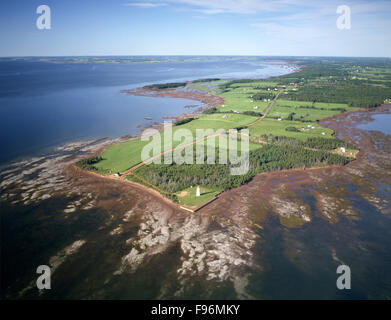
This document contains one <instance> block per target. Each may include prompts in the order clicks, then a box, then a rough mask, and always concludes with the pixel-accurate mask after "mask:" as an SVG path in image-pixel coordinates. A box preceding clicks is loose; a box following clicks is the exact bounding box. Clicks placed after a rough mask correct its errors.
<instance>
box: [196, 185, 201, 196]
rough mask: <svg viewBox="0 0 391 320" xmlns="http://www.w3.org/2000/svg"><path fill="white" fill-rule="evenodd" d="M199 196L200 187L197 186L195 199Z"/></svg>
mask: <svg viewBox="0 0 391 320" xmlns="http://www.w3.org/2000/svg"><path fill="white" fill-rule="evenodd" d="M200 195H201V190H200V186H197V190H196V197H199V196H200Z"/></svg>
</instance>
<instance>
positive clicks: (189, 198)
mask: <svg viewBox="0 0 391 320" xmlns="http://www.w3.org/2000/svg"><path fill="white" fill-rule="evenodd" d="M200 191H201V195H200V196H199V197H196V186H193V188H187V189H184V190H182V191H181V192H179V193H177V194H176V195H177V197H178V203H179V204H181V205H185V206H189V207H199V206H201V205H202V204H204V203H206V202H208V201H209V200H211V199H213V198H214V197H215V196H216V195H217V194H218V193H220V192H221V191H222V190H217V189H212V188H207V187H203V186H201V187H200Z"/></svg>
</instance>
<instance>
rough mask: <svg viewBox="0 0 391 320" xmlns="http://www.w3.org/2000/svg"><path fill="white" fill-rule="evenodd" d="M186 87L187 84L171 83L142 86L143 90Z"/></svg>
mask: <svg viewBox="0 0 391 320" xmlns="http://www.w3.org/2000/svg"><path fill="white" fill-rule="evenodd" d="M186 85H187V82H172V83H162V84H159V83H158V84H151V85H149V86H144V87H143V88H145V89H157V90H162V89H175V88H181V87H184V86H186Z"/></svg>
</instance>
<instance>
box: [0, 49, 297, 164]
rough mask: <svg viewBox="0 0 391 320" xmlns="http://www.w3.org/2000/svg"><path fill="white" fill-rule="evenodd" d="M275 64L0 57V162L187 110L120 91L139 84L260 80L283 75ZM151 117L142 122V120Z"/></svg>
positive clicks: (174, 102) (181, 103) (178, 102)
mask: <svg viewBox="0 0 391 320" xmlns="http://www.w3.org/2000/svg"><path fill="white" fill-rule="evenodd" d="M289 71H290V70H289V68H287V64H286V63H284V62H280V61H269V62H268V61H265V60H254V59H248V60H246V59H242V60H227V59H226V58H218V57H216V58H208V59H202V58H199V59H198V61H194V59H193V60H192V59H184V58H183V59H180V58H177V59H175V60H173V59H165V58H159V59H157V62H156V61H154V63H150V62H132V63H72V62H70V61H69V60H66V59H61V58H57V59H55V60H53V61H47V60H40V59H36V58H32V59H23V60H16V59H0V149H1V153H0V163H4V162H6V161H10V160H13V159H15V158H17V157H23V156H32V155H35V154H37V153H40V152H43V150H47V149H50V148H52V147H54V146H57V145H59V144H62V143H65V142H69V141H75V140H85V139H99V138H102V137H110V138H113V137H119V136H123V135H127V134H132V135H133V134H138V133H139V131H140V129H138V128H137V127H138V126H139V125H147V124H148V123H149V124H151V123H153V122H161V121H162V120H163V117H164V116H175V115H180V114H183V113H185V112H186V111H188V109H187V110H186V109H185V108H184V107H185V106H186V105H194V104H199V103H195V102H194V101H190V100H185V99H171V98H148V97H134V96H130V95H126V94H123V93H120V91H121V90H122V89H131V88H136V87H140V86H143V85H146V84H152V83H163V82H172V81H184V80H193V79H198V78H209V77H219V78H265V77H269V76H276V75H280V74H284V73H287V72H289ZM145 117H148V118H152V120H151V121H146V120H145V119H144V118H145Z"/></svg>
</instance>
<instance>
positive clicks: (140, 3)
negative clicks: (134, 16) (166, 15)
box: [124, 2, 167, 8]
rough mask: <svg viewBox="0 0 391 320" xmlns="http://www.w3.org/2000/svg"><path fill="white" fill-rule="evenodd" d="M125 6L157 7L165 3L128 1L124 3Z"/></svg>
mask: <svg viewBox="0 0 391 320" xmlns="http://www.w3.org/2000/svg"><path fill="white" fill-rule="evenodd" d="M124 5H125V6H130V7H139V8H157V7H164V6H166V5H167V3H152V2H129V3H125V4H124Z"/></svg>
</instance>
